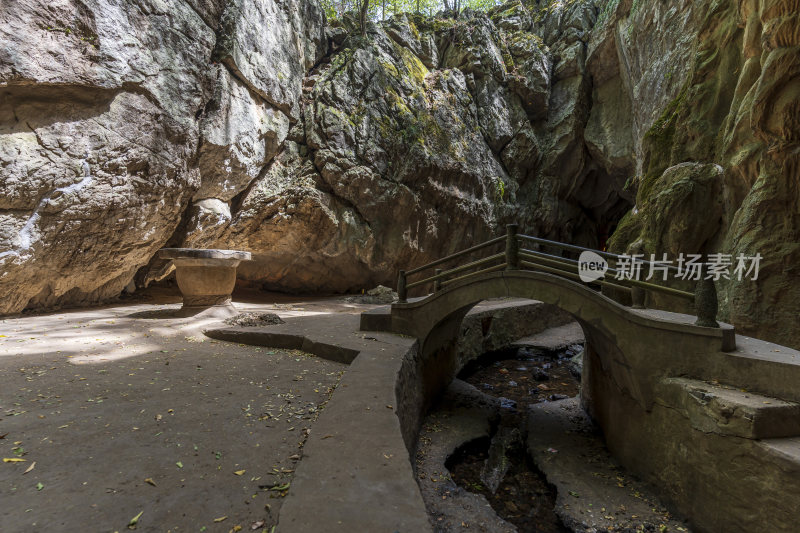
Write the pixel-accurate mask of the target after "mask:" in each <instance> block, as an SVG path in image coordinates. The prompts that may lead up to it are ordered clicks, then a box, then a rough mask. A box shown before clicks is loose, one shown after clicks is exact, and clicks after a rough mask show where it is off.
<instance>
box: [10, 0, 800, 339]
mask: <svg viewBox="0 0 800 533" xmlns="http://www.w3.org/2000/svg"><path fill="white" fill-rule="evenodd" d="M7 5H8V7H7V8H6V7H4V10H3V12H2V13H0V41H2V42H3V45H4V46H3V47H2V48H0V95H2V98H0V180H2V187H3V194H2V196H0V265H2V274H0V293H2V294H4V295H8V296H7V297H6V298H4V299H3V300H2V301H0V313H9V312H17V311H20V310H22V309H24V308H26V307H34V308H36V307H49V306H53V305H59V304H64V303H85V302H91V301H98V300H102V299H106V298H109V297H113V296H115V295H117V294H119V292H120V291H121V290H122V289H123V288H124V287H126V286H129V284H130V283H131V281H132V280H134V279H136V281H137V283H138V284H139V285H142V284H144V283H145V282H146V281H147V280H149V279H151V278H152V277H154V276H156V273H157V271H158V268H159V266H160V265H159V264H158V263H157V262H155V261H151V258H152V256H153V254H154V252H155V250H157V249H158V248H160V247H162V246H164V245H165V244H169V245H181V246H199V247H229V248H241V249H245V250H249V251H251V252H253V253H254V257H255V261H253V262H252V263H249V264H246V265H243V266H242V267H240V275H241V277H243V278H244V279H246V280H249V281H250V282H252V283H255V284H257V285H259V286H264V287H266V288H270V289H278V290H291V291H318V290H334V291H344V290H351V289H361V288H369V287H371V286H374V285H375V284H377V283H384V284H391V283H393V279H394V276H395V275H396V270H397V269H398V268H399V267H401V266H410V265H413V264H419V263H422V262H424V261H427V260H430V259H433V258H435V257H437V256H440V255H442V254H445V253H448V252H451V251H454V250H456V249H458V248H462V247H465V246H467V245H469V244H471V243H474V242H476V241H480V240H483V239H486V238H488V237H489V236H491V235H494V234H496V233H497V232H498V230H499V228H501V227H502V225H503V224H506V223H509V222H518V223H520V224H521V225H522V229H523V231H525V232H529V233H532V234H536V235H540V236H543V237H549V238H555V239H558V240H564V241H570V242H576V243H579V244H585V245H590V246H599V245H601V244H602V243H603V241H604V240H605V238H606V235H607V234H608V233H609V232H611V231H612V230H614V229H615V228H616V232H615V233H614V236H613V238H612V241H611V244H612V246H614V247H615V248H616V249H617V250H620V251H621V250H629V251H637V252H638V251H641V252H644V253H651V252H653V253H661V252H668V253H670V254H677V253H680V252H684V253H690V252H691V253H694V252H715V251H717V252H725V253H732V254H738V253H740V252H741V253H745V254H746V255H754V254H755V253H756V252H759V253H761V255H762V256H763V257H764V259H763V260H762V270H761V277H760V279H759V280H758V281H757V282H751V281H748V282H742V283H733V282H731V283H729V284H725V285H724V286H723V287H722V302H723V310H724V312H725V314H726V316H727V317H729V318H730V320H732V321H733V322H734V323H735V324H736V325H737V326H738V327H739V328H740V330H742V331H745V332H748V333H753V334H756V335H760V336H764V337H766V338H771V339H775V340H778V341H780V342H784V343H786V344H797V341H796V339H797V338H798V333H800V330H798V327H800V326H798V324H797V323H796V316H797V315H798V311H800V308H799V307H798V305H799V304H798V303H797V302H798V296H800V294H798V291H800V284H798V283H797V281H798V277H800V276H798V273H797V267H796V266H795V265H796V264H797V263H798V259H800V257H798V255H800V244H799V243H800V238H799V237H800V235H798V234H799V233H800V220H799V219H800V208H798V205H799V204H800V202H799V198H798V194H800V193H798V188H797V183H798V171H799V169H800V165H798V159H797V158H798V153H799V152H800V151H799V150H798V144H797V143H798V139H799V138H800V127H799V126H798V121H797V117H798V116H800V113H799V112H800V109H798V105H800V104H799V103H798V102H800V85H798V84H799V83H800V81H798V80H800V71H799V69H800V66H799V65H798V61H800V54H798V44H799V43H797V36H798V34H800V30H798V27H800V24H798V20H797V6H796V5H795V3H793V2H790V1H788V0H783V1H780V0H742V1H741V2H739V3H738V4H737V3H735V2H733V3H731V2H723V1H720V0H701V1H699V2H691V1H688V0H686V1H677V2H660V1H656V0H633V1H632V0H609V1H606V0H594V1H593V0H569V1H566V2H551V1H541V2H537V1H528V2H520V1H518V0H515V1H512V2H509V3H507V4H505V5H503V6H500V7H498V8H495V9H494V10H492V11H490V12H489V13H480V14H479V13H469V12H467V13H463V14H462V15H461V16H460V17H459V18H458V19H455V20H454V19H447V18H434V19H427V18H424V17H419V16H408V15H402V16H397V17H395V18H394V19H392V20H390V21H387V22H385V23H381V24H371V25H370V26H369V28H368V32H367V35H366V36H365V37H362V36H360V35H359V33H358V32H353V31H348V29H349V28H350V25H349V22H348V21H344V23H340V24H336V25H332V26H326V25H325V23H324V20H323V16H322V14H321V12H320V10H319V8H318V7H317V6H316V4H315V2H314V1H313V0H291V1H282V2H277V1H273V0H202V1H201V0H184V1H179V2H169V3H164V2H161V1H159V0H127V1H125V2H115V1H111V0H91V1H89V0H59V1H57V2H21V1H11V2H8V3H7ZM31 43H37V44H36V46H31ZM626 213H627V214H626ZM620 219H622V221H621V222H620ZM618 223H619V227H618V228H617V225H618ZM137 272H138V275H137Z"/></svg>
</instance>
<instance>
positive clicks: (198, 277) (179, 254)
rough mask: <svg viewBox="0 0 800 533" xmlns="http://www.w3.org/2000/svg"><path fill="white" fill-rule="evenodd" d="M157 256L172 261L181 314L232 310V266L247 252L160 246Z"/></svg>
mask: <svg viewBox="0 0 800 533" xmlns="http://www.w3.org/2000/svg"><path fill="white" fill-rule="evenodd" d="M158 257H159V258H161V259H171V260H172V262H173V263H174V264H175V277H176V279H177V281H178V287H179V288H180V290H181V294H182V295H183V307H182V308H181V312H182V314H184V315H187V316H188V315H195V314H199V313H201V312H205V311H210V312H212V313H213V314H215V315H228V316H233V315H235V314H236V309H235V308H234V307H233V304H232V303H231V293H232V292H233V287H234V285H235V284H236V267H237V266H239V263H240V262H241V261H249V260H250V252H241V251H238V250H201V249H196V248H162V249H161V250H159V251H158Z"/></svg>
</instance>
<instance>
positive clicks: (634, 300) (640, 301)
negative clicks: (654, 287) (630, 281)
mask: <svg viewBox="0 0 800 533" xmlns="http://www.w3.org/2000/svg"><path fill="white" fill-rule="evenodd" d="M646 297H647V291H645V290H644V289H643V288H641V287H636V286H633V287H631V307H633V308H634V309H644V308H645V306H644V302H645V298H646Z"/></svg>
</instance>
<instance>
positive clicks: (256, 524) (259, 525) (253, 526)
mask: <svg viewBox="0 0 800 533" xmlns="http://www.w3.org/2000/svg"><path fill="white" fill-rule="evenodd" d="M262 527H264V521H263V520H259V521H258V522H253V523H252V524H250V529H252V530H253V531H255V530H256V529H259V528H262Z"/></svg>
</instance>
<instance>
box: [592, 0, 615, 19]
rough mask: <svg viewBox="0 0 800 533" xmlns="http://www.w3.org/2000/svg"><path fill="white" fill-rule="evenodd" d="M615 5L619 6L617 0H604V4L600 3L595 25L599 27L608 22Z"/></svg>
mask: <svg viewBox="0 0 800 533" xmlns="http://www.w3.org/2000/svg"><path fill="white" fill-rule="evenodd" d="M617 5H619V0H605V4H603V3H601V5H600V13H599V14H598V15H597V24H598V25H600V24H602V23H603V22H605V21H606V20H608V18H609V17H610V16H611V13H613V12H614V10H615V9H616V8H617Z"/></svg>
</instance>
